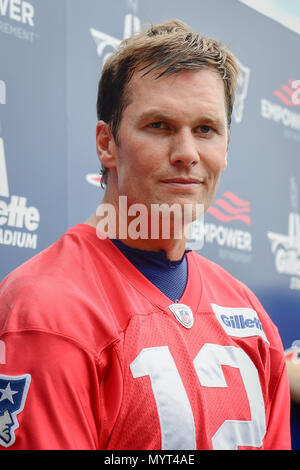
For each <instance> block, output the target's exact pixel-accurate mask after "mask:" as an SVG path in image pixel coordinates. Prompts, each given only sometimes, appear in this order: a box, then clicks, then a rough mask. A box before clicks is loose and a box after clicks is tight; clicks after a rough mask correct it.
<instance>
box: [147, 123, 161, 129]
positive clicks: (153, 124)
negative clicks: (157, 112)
mask: <svg viewBox="0 0 300 470" xmlns="http://www.w3.org/2000/svg"><path fill="white" fill-rule="evenodd" d="M163 124H164V123H163V122H161V121H158V122H151V124H149V126H150V127H152V129H160V128H161V127H162V125H163Z"/></svg>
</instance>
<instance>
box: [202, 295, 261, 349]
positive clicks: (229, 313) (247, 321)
mask: <svg viewBox="0 0 300 470" xmlns="http://www.w3.org/2000/svg"><path fill="white" fill-rule="evenodd" d="M211 306H212V309H213V311H214V313H215V315H216V317H217V320H218V321H219V323H220V325H221V326H222V328H223V329H224V330H225V332H226V333H227V334H228V335H229V336H235V337H237V338H247V337H251V336H260V337H261V338H262V339H263V340H264V341H266V342H267V343H268V344H269V341H268V340H267V337H266V335H265V332H264V330H263V327H262V324H261V322H260V320H259V318H258V315H257V313H256V311H255V310H253V309H252V308H243V307H242V308H233V307H221V306H220V305H216V304H211Z"/></svg>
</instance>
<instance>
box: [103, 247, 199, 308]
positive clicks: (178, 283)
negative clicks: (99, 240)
mask: <svg viewBox="0 0 300 470" xmlns="http://www.w3.org/2000/svg"><path fill="white" fill-rule="evenodd" d="M111 241H112V242H113V243H114V245H116V247H117V248H119V250H120V251H121V252H122V253H123V255H124V256H126V258H127V259H128V260H129V261H130V262H131V263H132V264H133V265H134V266H135V267H136V268H137V269H138V270H139V271H140V272H141V273H142V274H143V275H144V276H145V277H146V278H147V279H148V280H149V281H151V282H152V283H153V284H154V285H155V286H156V287H157V288H158V289H159V290H160V291H161V292H163V293H164V294H165V295H166V296H167V297H169V299H171V300H172V301H173V302H174V303H175V302H178V300H179V299H180V297H181V296H182V294H183V292H184V289H185V286H186V282H187V272H188V270H187V260H186V256H185V255H186V253H187V252H188V251H190V250H186V251H185V253H184V256H183V257H182V259H181V260H179V261H171V260H169V259H168V258H167V256H166V252H165V251H145V250H140V249H138V248H132V247H130V246H128V245H125V243H123V242H121V241H120V240H116V239H112V240H111Z"/></svg>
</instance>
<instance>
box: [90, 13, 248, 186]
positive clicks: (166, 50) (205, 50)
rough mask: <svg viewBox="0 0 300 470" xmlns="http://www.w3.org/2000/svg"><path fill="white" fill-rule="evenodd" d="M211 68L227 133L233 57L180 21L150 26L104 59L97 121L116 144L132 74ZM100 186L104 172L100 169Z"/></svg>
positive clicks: (234, 75)
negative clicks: (219, 84) (221, 94)
mask: <svg viewBox="0 0 300 470" xmlns="http://www.w3.org/2000/svg"><path fill="white" fill-rule="evenodd" d="M207 67H209V68H211V69H214V70H216V72H217V73H218V74H219V75H220V76H221V78H222V80H223V82H224V90H225V100H226V108H227V122H228V129H230V124H231V114H232V109H233V104H234V96H235V89H236V82H237V76H238V72H239V69H238V65H237V61H236V60H235V58H234V56H233V54H232V53H231V52H230V51H229V50H228V49H227V48H226V47H225V46H224V44H223V43H222V42H220V41H217V40H216V39H213V38H210V37H207V36H203V35H200V34H199V33H197V32H195V31H194V30H193V29H192V28H190V27H189V26H188V25H186V24H185V23H183V22H182V21H180V20H177V19H175V20H171V21H168V22H165V23H161V24H158V25H152V26H150V27H149V28H148V29H147V30H146V31H144V32H141V33H139V34H136V35H134V36H132V37H131V38H128V39H125V40H123V41H122V42H121V44H120V46H119V47H118V48H117V50H116V51H115V52H114V53H113V54H112V55H111V56H110V57H109V58H108V59H107V61H106V63H105V65H104V67H103V70H102V74H101V78H100V81H99V87H98V98H97V117H98V120H103V121H105V122H106V123H108V124H109V125H110V127H111V130H112V134H113V136H114V138H115V140H116V142H117V141H118V130H119V126H120V122H121V118H122V112H123V110H124V109H125V108H126V106H128V104H129V102H130V96H129V93H128V86H127V85H128V84H129V82H130V80H131V78H132V76H133V74H134V72H135V71H137V70H139V71H143V70H144V71H145V75H146V74H148V73H150V72H154V71H157V72H158V73H157V77H156V78H159V77H161V76H163V75H166V74H169V75H170V74H174V73H178V72H180V71H182V70H187V69H191V70H195V69H201V68H207ZM101 173H102V183H103V184H106V181H107V169H106V168H105V167H102V169H101Z"/></svg>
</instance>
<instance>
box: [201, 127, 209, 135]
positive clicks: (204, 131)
mask: <svg viewBox="0 0 300 470" xmlns="http://www.w3.org/2000/svg"><path fill="white" fill-rule="evenodd" d="M199 129H200V131H201V132H202V133H203V134H208V133H209V132H210V131H211V130H212V129H211V127H210V126H199Z"/></svg>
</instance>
